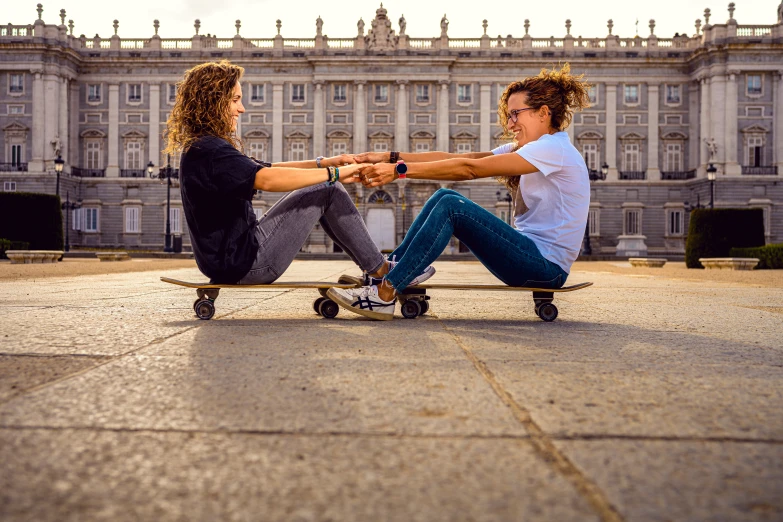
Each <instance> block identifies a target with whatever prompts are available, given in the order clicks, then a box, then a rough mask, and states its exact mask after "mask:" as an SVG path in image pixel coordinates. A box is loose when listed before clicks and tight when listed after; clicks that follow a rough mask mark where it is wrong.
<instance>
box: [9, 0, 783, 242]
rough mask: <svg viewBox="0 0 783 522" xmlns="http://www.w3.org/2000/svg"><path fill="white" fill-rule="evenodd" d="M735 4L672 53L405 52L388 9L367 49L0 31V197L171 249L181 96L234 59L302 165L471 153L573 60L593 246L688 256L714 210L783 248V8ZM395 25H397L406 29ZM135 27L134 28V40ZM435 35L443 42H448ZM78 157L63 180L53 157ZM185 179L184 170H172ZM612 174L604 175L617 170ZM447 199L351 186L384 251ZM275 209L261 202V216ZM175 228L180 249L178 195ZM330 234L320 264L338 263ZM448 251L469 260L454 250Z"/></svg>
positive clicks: (270, 128)
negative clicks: (504, 109) (744, 8)
mask: <svg viewBox="0 0 783 522" xmlns="http://www.w3.org/2000/svg"><path fill="white" fill-rule="evenodd" d="M734 10H735V7H734V3H731V4H729V8H728V19H727V20H726V21H725V23H718V24H713V23H710V18H711V16H712V15H711V13H710V10H709V9H706V10H705V12H704V20H703V22H702V21H701V20H697V21H696V24H695V32H694V33H693V35H686V34H682V35H680V34H675V35H674V36H673V37H671V38H659V37H658V36H657V35H656V34H655V21H654V20H650V23H649V35H647V36H639V35H637V36H634V37H632V38H627V37H621V36H617V35H614V34H612V29H613V27H612V25H613V24H612V21H611V20H609V21H608V23H607V31H606V32H607V33H608V34H606V35H605V36H600V37H589V38H585V37H582V36H574V35H572V34H571V21H570V20H566V21H565V35H564V36H563V37H561V38H554V37H550V38H534V37H532V36H531V35H530V34H529V29H530V23H529V22H528V21H527V20H525V23H524V27H525V34H524V35H522V36H511V35H508V36H506V37H503V36H498V37H492V36H490V35H489V34H488V31H487V29H488V24H487V21H486V20H485V21H484V23H483V29H484V31H483V34H482V35H481V36H480V37H478V38H450V37H449V35H448V20H447V18H446V17H445V16H444V17H443V19H442V20H441V24H440V25H441V27H440V34H439V35H436V36H433V37H429V38H413V37H409V36H408V35H407V34H406V32H405V25H406V24H405V20H404V18H400V20H399V22H398V23H397V24H396V25H395V24H393V23H392V20H391V19H390V17H389V14H388V13H387V11H386V9H384V8H383V7H381V8H379V9H378V10H377V11H376V13H375V18H374V19H373V20H371V21H370V22H369V27H367V31H365V22H364V21H363V20H361V19H360V20H359V22H358V24H357V34H356V35H354V36H353V37H348V38H330V37H328V36H326V35H325V34H323V24H324V21H323V20H321V19H320V17H319V18H318V20H316V35H315V37H314V38H307V39H291V38H285V37H283V35H282V24H281V22H280V21H278V22H277V34H276V35H275V36H274V37H272V38H245V37H243V36H242V35H241V22H240V21H239V20H237V22H236V26H235V27H236V34H235V35H234V36H233V37H231V38H218V37H216V36H213V35H209V34H208V35H202V34H200V22H199V21H198V20H196V21H195V24H194V32H195V34H194V35H193V36H192V37H191V38H184V39H183V38H175V39H167V38H162V37H161V36H159V35H158V29H159V24H158V21H157V20H156V21H155V23H154V34H153V35H152V36H150V37H145V38H123V37H121V36H120V31H119V22H118V21H116V20H115V21H114V34H113V35H112V36H110V37H109V38H102V37H100V36H98V35H95V36H94V37H92V38H87V37H86V36H84V35H81V36H78V37H77V36H74V35H73V22H72V21H69V23H68V25H66V23H65V22H66V13H65V11H64V10H61V11H60V24H59V25H51V24H46V23H45V22H44V21H43V19H42V7H41V5H40V4H39V6H38V19H36V20H35V21H34V22H33V23H32V24H24V25H13V24H8V25H7V26H0V130H1V131H2V132H0V178H1V180H2V183H3V190H17V191H36V192H49V193H55V191H56V190H58V189H59V193H60V194H61V196H65V195H67V197H68V198H69V199H70V200H71V201H75V200H78V201H79V203H80V205H81V208H79V209H78V210H75V211H73V215H72V217H73V219H72V220H71V224H70V227H71V229H72V230H71V231H70V235H71V242H72V244H74V245H77V246H101V247H110V246H121V247H125V248H149V249H156V250H157V249H160V248H161V246H162V244H163V240H164V231H165V216H164V215H165V208H166V190H165V185H162V184H161V183H160V181H158V180H157V179H154V180H153V179H150V178H149V177H148V176H147V175H146V170H145V169H146V166H147V164H148V163H149V162H151V163H153V164H154V165H155V173H156V174H157V172H158V169H159V168H160V167H161V166H163V165H166V163H167V161H169V159H168V158H166V157H164V156H163V155H162V153H161V151H162V150H163V148H164V145H163V141H162V134H163V130H164V129H165V122H166V119H167V116H168V113H169V111H170V109H171V107H172V105H173V102H174V99H175V96H176V82H177V81H178V80H179V79H180V78H181V77H182V74H183V72H184V71H185V70H186V69H188V68H190V67H192V66H193V65H196V64H198V63H201V62H204V61H208V60H216V59H229V60H231V61H233V62H235V63H237V64H239V65H242V66H243V67H244V68H245V71H246V76H245V78H244V81H243V89H244V96H245V100H246V103H245V106H246V109H247V112H246V113H245V114H244V115H243V117H242V120H241V122H240V126H239V133H240V135H241V136H242V138H243V140H244V142H245V144H246V146H247V150H246V152H247V153H248V154H250V155H252V156H255V157H257V158H260V159H264V160H267V161H273V162H275V161H286V160H301V159H307V158H313V157H315V156H317V155H333V154H338V153H341V152H351V151H353V152H361V151H366V150H373V151H386V150H399V151H427V150H448V151H451V152H470V151H476V150H489V149H491V148H492V147H495V146H497V145H499V144H500V139H501V138H500V136H501V132H500V129H499V127H498V125H497V114H496V110H497V100H498V98H499V96H500V94H501V92H502V90H503V88H504V86H505V85H507V84H508V83H509V82H511V81H513V80H516V79H520V78H522V77H524V76H526V75H531V74H535V73H537V72H538V71H539V69H540V68H541V67H545V66H548V65H549V66H551V65H552V64H557V63H562V62H570V63H571V67H572V70H573V71H575V72H578V73H584V74H585V75H586V78H587V79H588V80H589V81H590V82H591V84H592V85H593V87H592V90H591V96H592V101H593V106H592V107H591V108H589V109H588V110H586V111H584V112H582V113H580V114H577V115H576V117H575V119H574V122H573V123H572V125H571V126H570V127H569V128H568V133H569V135H570V136H571V137H572V139H573V142H574V144H575V145H576V147H577V148H578V149H579V150H580V151H582V152H583V153H584V156H585V159H586V162H587V164H588V167H589V168H590V169H591V171H592V174H593V177H595V178H597V179H595V180H594V181H593V182H592V187H593V188H592V199H591V212H590V220H589V227H588V229H589V235H590V239H591V242H590V244H591V246H592V252H593V253H594V254H598V253H600V254H609V255H612V254H617V255H624V254H637V253H645V252H646V253H648V254H650V255H655V254H660V255H677V254H681V253H682V252H683V248H684V237H685V233H686V231H687V216H688V211H689V209H690V208H693V207H694V206H696V205H697V204H700V205H707V204H708V202H710V201H711V196H710V194H711V191H710V188H711V183H710V181H708V179H707V170H708V168H709V167H710V165H711V166H712V167H713V169H714V170H715V171H716V179H715V181H714V186H713V188H714V205H715V206H717V207H760V208H763V209H764V216H765V227H766V237H767V241H769V242H781V241H783V210H782V209H781V203H782V202H783V185H780V184H778V180H779V173H780V171H781V169H782V168H783V110H781V104H782V103H783V81H782V79H781V75H783V4H781V7H779V8H778V12H777V17H776V19H774V18H773V16H775V13H770V18H771V19H773V20H774V21H775V23H773V24H770V25H740V24H739V23H738V22H737V20H736V19H735V18H734ZM394 27H396V28H397V29H395V28H394ZM138 30H139V29H138V28H136V29H135V31H138ZM434 32H435V31H434ZM58 155H61V156H62V158H63V160H64V161H65V168H64V172H63V174H62V176H60V177H59V186H56V185H57V184H58V181H57V180H58V178H57V177H56V175H55V173H54V160H55V159H56V158H57V156H58ZM170 162H171V165H172V166H173V168H174V169H175V170H174V172H173V174H174V176H177V175H178V171H177V170H176V168H177V166H178V158H170ZM604 165H605V167H606V168H605V170H606V171H607V173H606V176H605V179H600V178H602V175H601V170H602V166H604ZM449 185H450V186H451V187H452V188H454V189H456V190H459V191H461V192H463V193H464V194H465V195H466V196H467V197H470V198H472V199H474V200H475V201H477V202H478V203H479V204H481V205H483V206H484V207H486V208H488V209H490V210H491V211H492V212H495V213H496V214H497V215H498V216H499V217H501V218H502V219H509V211H510V207H509V206H508V203H507V202H506V201H505V198H504V197H505V192H504V190H501V189H502V187H501V186H500V185H498V184H497V183H496V182H495V181H494V180H481V181H474V182H470V183H453V184H449ZM439 186H440V185H439V184H437V183H433V182H427V181H415V180H408V181H405V182H399V183H396V184H393V185H389V186H386V187H382V189H381V190H372V191H368V190H365V189H363V188H362V187H354V186H351V187H349V191H350V192H351V193H352V195H353V196H354V198H355V202H356V205H357V207H358V208H359V209H360V211H361V212H362V214H363V215H364V216H365V219H366V221H367V224H368V226H369V228H370V230H371V233H372V234H373V237H374V238H375V239H376V242H377V243H378V244H379V245H380V246H381V247H382V248H383V249H386V250H388V249H391V248H392V247H393V246H394V245H395V244H396V243H398V242H399V241H400V240H401V238H402V236H403V235H404V232H405V230H407V228H408V227H409V226H410V224H411V222H412V220H413V219H414V217H415V216H416V214H417V212H418V210H419V209H420V208H421V207H422V205H423V203H424V202H425V201H426V199H427V198H428V197H429V196H430V194H432V193H433V192H434V191H435V190H436V189H437V188H438V187H439ZM278 197H279V195H276V194H259V195H258V196H257V198H256V199H255V200H254V206H255V207H256V209H257V212H258V213H259V214H260V213H263V212H264V211H265V209H267V208H268V207H269V206H270V205H271V204H273V203H274V201H275V200H276V199H277V198H278ZM170 217H171V226H172V232H173V233H175V234H183V235H184V243H185V247H186V248H187V246H188V244H189V239H188V237H187V228H186V223H185V222H184V221H185V220H184V215H183V213H182V211H181V201H180V197H179V191H178V184H177V181H176V180H175V181H174V190H172V201H171V216H170ZM334 248H335V247H334V245H333V244H332V243H331V241H330V240H329V238H328V237H327V236H326V235H325V234H324V233H323V231H321V230H319V229H318V228H316V230H315V231H314V232H313V233H312V235H311V237H310V239H309V241H308V244H307V245H306V247H305V249H306V250H307V251H310V252H331V251H333V250H334ZM451 250H452V252H458V251H461V250H465V249H464V247H461V246H460V245H459V244H458V242H457V241H454V244H453V245H452V247H451Z"/></svg>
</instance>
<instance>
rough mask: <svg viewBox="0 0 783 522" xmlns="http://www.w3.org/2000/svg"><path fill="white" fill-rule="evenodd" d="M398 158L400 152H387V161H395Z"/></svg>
mask: <svg viewBox="0 0 783 522" xmlns="http://www.w3.org/2000/svg"><path fill="white" fill-rule="evenodd" d="M399 160H400V153H399V152H397V151H396V150H393V151H391V153H390V154H389V163H397V162H398V161H399Z"/></svg>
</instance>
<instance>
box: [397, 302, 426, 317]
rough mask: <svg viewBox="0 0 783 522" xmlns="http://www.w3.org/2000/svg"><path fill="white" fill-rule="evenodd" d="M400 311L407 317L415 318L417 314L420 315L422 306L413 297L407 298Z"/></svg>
mask: <svg viewBox="0 0 783 522" xmlns="http://www.w3.org/2000/svg"><path fill="white" fill-rule="evenodd" d="M400 312H401V313H402V316H403V317H404V318H405V319H415V318H416V316H417V315H420V314H421V313H422V312H421V306H419V303H418V302H417V301H415V300H413V299H407V300H406V301H405V302H404V303H402V306H401V307H400Z"/></svg>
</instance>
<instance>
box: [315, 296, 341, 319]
mask: <svg viewBox="0 0 783 522" xmlns="http://www.w3.org/2000/svg"><path fill="white" fill-rule="evenodd" d="M339 311H340V307H339V306H337V303H335V302H334V301H332V300H331V299H324V300H323V301H321V304H320V305H318V312H319V313H320V314H321V315H322V316H323V317H325V318H327V319H334V318H335V317H337V313H338V312H339Z"/></svg>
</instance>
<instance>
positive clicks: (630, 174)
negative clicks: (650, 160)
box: [620, 170, 647, 179]
mask: <svg viewBox="0 0 783 522" xmlns="http://www.w3.org/2000/svg"><path fill="white" fill-rule="evenodd" d="M620 179H647V171H646V170H626V171H620Z"/></svg>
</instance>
